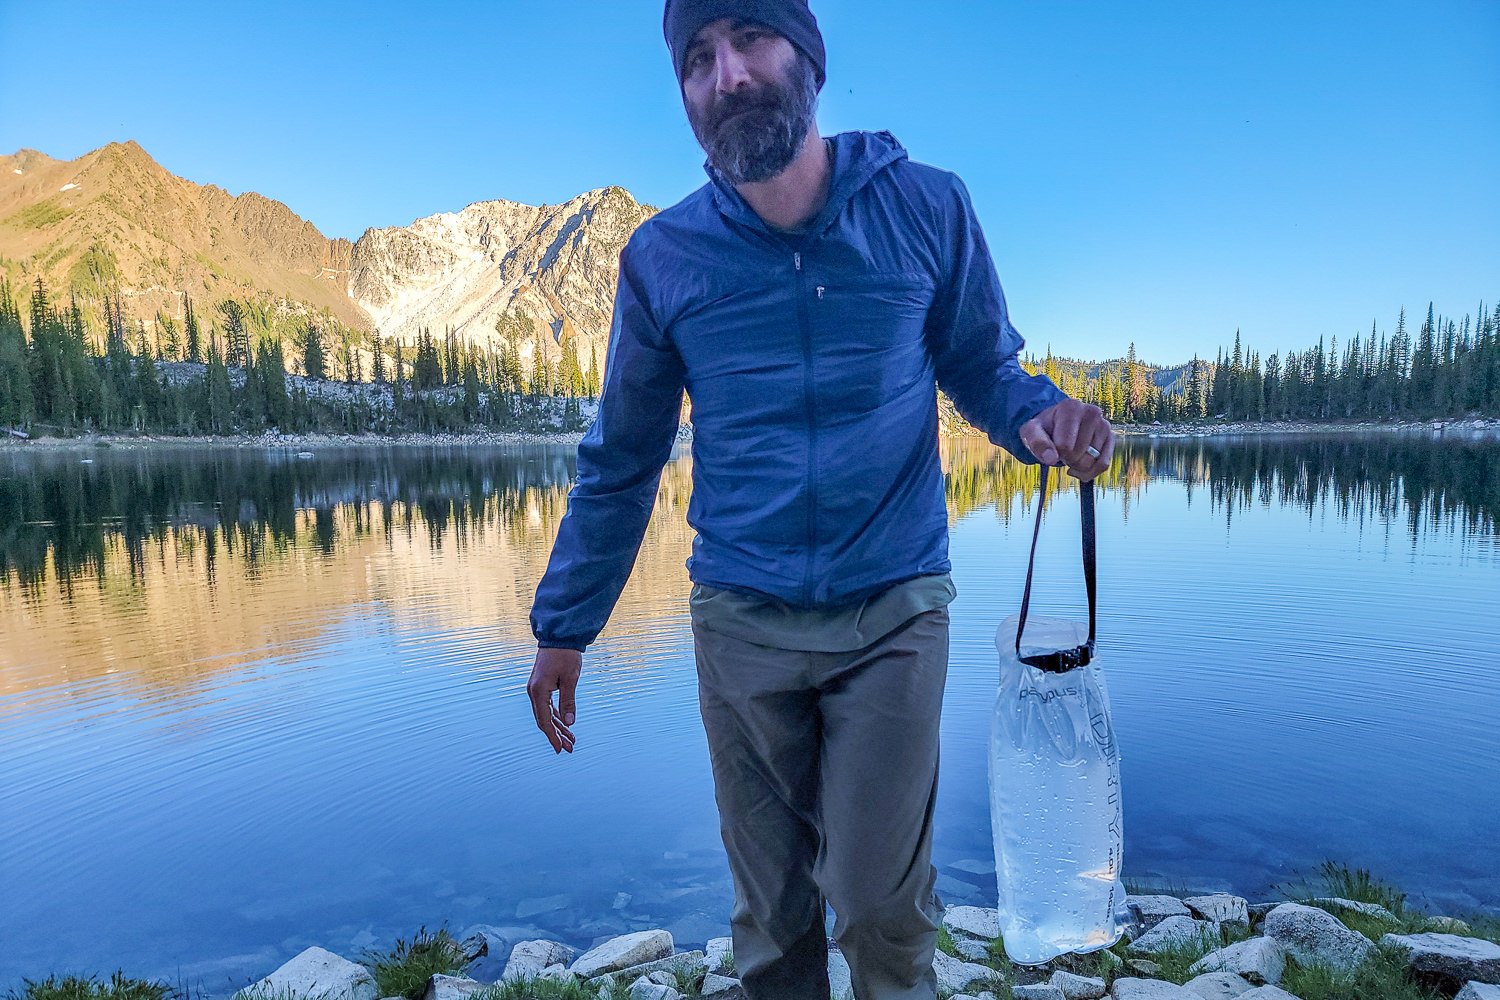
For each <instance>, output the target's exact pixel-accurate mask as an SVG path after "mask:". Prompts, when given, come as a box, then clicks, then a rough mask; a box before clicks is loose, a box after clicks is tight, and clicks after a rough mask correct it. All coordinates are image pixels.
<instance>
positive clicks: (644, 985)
mask: <svg viewBox="0 0 1500 1000" xmlns="http://www.w3.org/2000/svg"><path fill="white" fill-rule="evenodd" d="M629 997H630V1000H684V997H683V995H682V994H681V993H679V992H677V991H676V990H674V989H673V988H672V987H670V986H663V985H662V984H661V983H653V982H652V981H651V980H649V979H647V978H646V977H645V976H642V977H641V978H640V979H637V980H636V981H635V982H633V983H631V984H630V993H629Z"/></svg>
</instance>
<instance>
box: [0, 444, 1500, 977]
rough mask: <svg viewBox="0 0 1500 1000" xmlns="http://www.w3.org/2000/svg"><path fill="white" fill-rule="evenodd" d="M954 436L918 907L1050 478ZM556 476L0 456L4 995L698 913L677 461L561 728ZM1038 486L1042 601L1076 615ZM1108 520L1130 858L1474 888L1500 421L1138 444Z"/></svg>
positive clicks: (1498, 907)
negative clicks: (1325, 870)
mask: <svg viewBox="0 0 1500 1000" xmlns="http://www.w3.org/2000/svg"><path fill="white" fill-rule="evenodd" d="M86 457H87V458H92V461H91V462H87V463H85V462H84V461H82V459H84V458H86ZM945 468H947V470H948V492H949V507H950V512H951V523H952V559H953V564H954V577H955V579H956V581H957V584H958V589H959V597H958V600H957V601H956V602H955V604H954V606H953V608H952V622H953V625H952V628H953V633H952V635H953V645H952V650H953V652H952V660H951V667H950V672H949V679H948V687H947V692H946V705H945V711H944V723H943V735H942V740H943V753H942V767H943V773H942V778H941V782H940V789H941V796H940V799H939V803H938V811H937V824H938V825H937V832H936V841H935V858H934V861H935V863H936V864H937V866H938V868H939V871H940V872H942V879H941V881H940V882H939V892H940V894H941V895H942V897H943V899H944V901H945V902H948V903H954V902H969V903H976V904H982V905H993V904H994V900H995V888H994V878H993V875H992V874H986V873H985V869H986V866H989V865H991V864H992V861H993V856H992V853H991V850H992V848H991V842H990V828H989V815H988V805H987V794H986V780H987V778H986V774H987V770H986V767H987V765H986V761H985V757H984V754H985V746H986V741H987V737H988V725H989V712H990V708H991V700H992V698H993V693H994V687H995V681H996V678H995V672H996V656H995V650H994V645H993V643H994V631H995V628H996V626H997V625H998V623H999V621H1000V620H1001V619H1002V618H1004V617H1005V616H1006V615H1007V614H1010V613H1012V612H1013V611H1014V609H1015V606H1016V604H1017V603H1018V600H1019V595H1020V588H1021V583H1022V573H1023V563H1022V559H1023V558H1024V555H1023V554H1024V545H1025V542H1026V541H1027V534H1028V530H1029V528H1030V524H1031V521H1030V518H1031V516H1032V514H1033V512H1034V510H1035V507H1034V504H1035V497H1034V492H1035V488H1036V475H1035V469H1028V468H1025V467H1022V466H1020V465H1018V464H1016V463H1014V462H1012V461H1011V460H1010V459H1008V458H1007V457H1006V456H1004V455H1003V453H1000V452H998V451H997V450H995V449H992V448H990V447H989V446H988V445H986V444H984V443H983V442H975V441H965V442H954V443H949V444H947V445H945ZM572 471H573V455H572V450H571V449H570V448H566V447H541V446H538V447H533V448H518V449H503V450H502V449H483V448H464V449H391V450H377V449H366V450H358V451H348V452H322V453H319V454H318V455H316V456H315V457H314V458H312V459H310V460H299V459H297V458H296V457H295V455H293V454H290V453H286V452H278V451H258V450H253V449H241V450H231V451H191V452H186V451H178V450H172V451H158V452H128V453H122V452H119V451H102V450H101V451H96V452H92V453H87V454H84V453H54V454H40V453H28V454H23V453H18V452H3V453H0V581H3V583H0V989H3V988H7V987H12V986H15V985H18V984H19V982H20V979H21V977H23V976H25V977H31V978H38V977H41V976H44V975H46V974H48V973H50V972H81V973H94V972H97V973H108V972H109V971H111V970H113V969H115V968H117V967H123V968H124V969H125V971H126V972H127V973H129V974H132V975H140V976H158V977H163V978H167V979H168V980H170V981H174V982H178V981H181V982H186V983H191V984H195V985H197V986H198V988H200V989H202V990H203V991H205V992H206V993H209V994H220V993H227V992H228V991H229V990H231V989H233V988H234V987H236V986H238V985H242V984H244V983H245V982H247V981H249V980H251V979H254V978H257V977H259V976H261V975H264V974H265V973H267V972H269V971H270V970H271V969H273V968H274V967H275V966H276V965H278V964H279V963H280V962H282V961H284V960H285V959H286V958H289V957H290V956H291V955H293V954H295V953H296V952H297V951H299V950H301V949H302V948H304V947H307V946H308V945H313V944H317V945H321V946H323V947H327V948H329V949H331V950H334V951H337V952H339V953H341V954H344V955H346V956H349V957H359V955H360V954H361V953H362V951H363V950H364V949H365V948H368V947H388V946H389V945H390V944H391V943H392V941H393V940H394V938H395V937H396V936H398V935H402V936H409V935H410V933H411V932H412V931H413V930H415V929H416V928H417V927H418V926H419V925H422V924H426V925H427V926H428V927H436V926H438V925H439V924H443V923H446V924H447V925H448V926H449V927H450V928H451V929H453V930H456V931H459V930H463V929H464V928H466V927H468V926H469V925H471V924H475V923H484V924H490V925H494V926H496V927H500V928H511V929H512V930H511V933H521V932H522V930H521V929H525V932H526V933H531V934H536V935H547V936H552V937H558V938H561V939H563V940H566V941H568V942H569V943H571V944H573V945H575V946H579V947H586V946H588V945H589V944H591V943H592V942H593V941H594V940H595V939H597V938H599V937H601V936H604V935H610V934H616V933H623V932H626V931H630V930H635V929H640V928H646V927H666V928H668V929H670V930H671V931H672V933H673V935H674V938H675V940H676V941H677V943H678V945H679V947H684V948H687V947H694V946H701V945H702V944H703V942H704V941H705V940H706V939H707V938H709V937H713V936H718V935H721V934H727V933H728V913H729V909H730V905H731V903H732V900H733V889H732V886H731V883H730V880H729V872H728V867H727V863H726V861H725V858H724V853H723V848H722V844H721V841H720V840H719V830H718V819H717V814H716V812H715V809H714V801H713V785H712V777H711V772H710V770H709V766H708V756H707V747H706V744H705V740H704V736H703V730H702V726H701V723H700V721H699V719H698V711H697V689H696V673H695V670H694V666H693V660H692V640H691V634H690V630H689V626H688V617H687V603H686V598H687V591H688V587H689V583H688V580H687V575H686V571H685V570H684V568H683V560H684V559H685V558H686V557H687V555H688V552H689V549H690V544H691V538H692V532H691V529H690V528H689V527H688V526H687V525H686V524H685V522H684V520H683V514H684V510H685V507H686V502H687V496H688V492H689V488H690V477H691V471H690V465H689V459H688V458H687V457H686V456H684V457H682V458H679V459H677V460H675V461H674V462H673V463H672V464H671V465H670V466H669V467H668V469H667V470H666V473H665V474H664V476H663V480H662V488H661V494H660V497H659V499H658V503H657V509H656V514H655V517H654V519H653V520H652V522H651V526H650V528H649V530H648V533H647V537H646V541H645V544H644V546H643V547H642V550H641V555H640V559H639V560H638V562H637V564H636V568H635V572H634V575H633V576H632V578H631V581H630V584H629V586H628V587H627V589H626V591H625V594H624V597H623V598H622V600H621V602H620V605H619V607H618V609H617V610H616V612H615V615H614V618H613V619H612V621H611V624H610V626H609V628H608V629H606V631H605V633H604V635H603V636H602V637H601V639H600V641H599V643H598V644H597V645H596V646H595V647H593V648H592V649H591V650H590V653H589V655H588V657H587V658H586V661H585V670H584V675H583V680H582V682H581V684H580V688H579V708H578V711H579V718H578V725H577V727H576V729H577V733H578V749H577V753H575V754H573V755H571V756H570V755H566V754H564V755H562V756H556V755H554V754H553V753H552V750H551V748H550V747H549V746H548V745H547V743H546V740H545V739H544V738H543V737H542V736H541V734H540V733H539V732H538V731H537V730H536V728H535V724H534V723H533V721H532V719H531V712H530V708H529V705H528V702H527V700H526V696H525V685H526V680H527V677H528V676H529V674H530V671H531V662H532V655H533V649H534V647H533V645H532V639H531V635H530V632H529V629H528V627H527V624H526V620H527V619H526V616H527V611H528V609H529V607H530V601H531V596H532V593H533V591H534V589H535V586H536V582H537V579H538V578H539V576H540V574H541V572H542V569H543V567H544V566H545V564H546V558H547V554H548V552H549V550H550V546H551V542H552V538H553V536H554V534H555V532H556V529H557V522H558V519H559V518H560V517H561V515H562V513H563V510H564V508H565V504H566V494H567V487H568V481H569V476H570V475H571V474H572ZM1055 500H1056V507H1055V510H1052V511H1050V512H1049V516H1048V524H1047V527H1046V529H1045V530H1044V532H1043V536H1042V552H1041V555H1040V566H1039V574H1040V581H1039V592H1038V594H1037V597H1036V600H1037V601H1038V602H1039V604H1038V607H1039V608H1040V609H1042V611H1041V613H1055V612H1067V613H1072V614H1082V613H1083V609H1082V589H1081V584H1080V581H1079V572H1078V568H1077V551H1078V549H1077V546H1078V541H1077V502H1076V497H1075V495H1074V494H1072V493H1069V492H1064V493H1063V494H1060V495H1059V496H1058V497H1056V498H1055ZM1099 514H1100V525H1099V539H1100V553H1099V560H1100V567H1101V569H1100V607H1101V621H1100V635H1101V649H1102V657H1103V660H1102V662H1103V663H1104V664H1105V669H1106V670H1107V671H1108V673H1109V677H1110V687H1111V696H1112V698H1113V700H1114V711H1115V715H1116V726H1117V730H1118V732H1119V734H1120V742H1121V747H1122V759H1123V770H1124V791H1125V812H1126V817H1125V818H1126V855H1125V859H1126V876H1127V880H1130V881H1133V882H1134V883H1136V884H1138V885H1161V886H1165V887H1172V888H1205V889H1212V888H1227V889H1233V890H1235V891H1237V892H1240V893H1244V894H1248V895H1250V896H1252V897H1255V896H1263V895H1265V894H1268V893H1270V892H1272V891H1273V890H1274V887H1275V886H1276V885H1278V884H1285V883H1286V882H1288V881H1289V880H1292V879H1294V878H1296V877H1299V876H1301V875H1305V874H1307V873H1310V872H1311V871H1312V870H1313V869H1314V868H1315V867H1316V866H1317V864H1318V862H1319V861H1321V860H1323V859H1324V858H1336V859H1339V860H1342V861H1346V862H1349V863H1351V864H1356V865H1359V866H1363V867H1368V868H1370V869H1372V870H1374V871H1375V872H1376V873H1377V874H1380V875H1382V876H1384V877H1386V878H1388V879H1390V880H1392V881H1395V882H1397V883H1398V884H1400V885H1401V886H1402V887H1404V888H1406V889H1408V890H1409V891H1410V893H1411V894H1412V895H1413V896H1414V897H1415V898H1416V899H1417V901H1418V902H1421V903H1425V904H1426V905H1429V906H1432V907H1435V908H1438V909H1443V910H1447V911H1450V912H1452V911H1464V910H1487V911H1489V912H1500V847H1497V833H1496V831H1497V825H1496V824H1497V819H1500V781H1497V779H1496V776H1497V774H1500V735H1497V724H1496V720H1497V719H1500V614H1497V611H1496V598H1497V595H1500V545H1497V537H1500V528H1497V520H1500V443H1496V442H1495V441H1493V440H1490V441H1488V442H1486V441H1482V440H1470V439H1457V440H1455V439H1453V438H1452V437H1451V436H1450V437H1446V438H1441V439H1433V438H1429V437H1426V436H1420V437H1412V436H1396V435H1384V436H1380V437H1374V438H1352V437H1347V436H1339V437H1328V438H1306V437H1304V438H1287V439H1267V438H1262V439H1247V440H1243V441H1206V440H1191V441H1189V440H1177V441H1156V442H1148V441H1140V440H1136V441H1132V442H1129V443H1128V444H1127V445H1126V446H1125V447H1124V448H1123V449H1122V453H1121V456H1120V459H1119V461H1118V462H1117V467H1116V469H1115V470H1114V473H1113V475H1112V476H1111V477H1110V478H1109V479H1108V480H1107V481H1106V482H1105V483H1104V489H1103V492H1102V494H1101V497H1100V511H1099ZM494 971H495V972H496V973H498V971H499V970H498V968H496V969H495V970H494Z"/></svg>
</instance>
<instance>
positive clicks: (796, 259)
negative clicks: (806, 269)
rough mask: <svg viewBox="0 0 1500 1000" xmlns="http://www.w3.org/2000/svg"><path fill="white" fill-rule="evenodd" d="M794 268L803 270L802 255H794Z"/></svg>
mask: <svg viewBox="0 0 1500 1000" xmlns="http://www.w3.org/2000/svg"><path fill="white" fill-rule="evenodd" d="M792 266H793V267H795V268H796V269H797V270H799V271H800V270H802V255H801V254H800V253H794V254H792Z"/></svg>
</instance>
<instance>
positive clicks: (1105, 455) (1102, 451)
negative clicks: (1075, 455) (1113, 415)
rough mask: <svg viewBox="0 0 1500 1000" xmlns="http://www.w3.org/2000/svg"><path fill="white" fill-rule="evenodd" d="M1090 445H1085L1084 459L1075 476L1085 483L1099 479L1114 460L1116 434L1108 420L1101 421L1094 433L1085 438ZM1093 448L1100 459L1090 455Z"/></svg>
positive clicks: (1093, 430) (1074, 473)
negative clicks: (1089, 449)
mask: <svg viewBox="0 0 1500 1000" xmlns="http://www.w3.org/2000/svg"><path fill="white" fill-rule="evenodd" d="M1084 440H1086V441H1087V442H1088V443H1087V444H1085V445H1084V459H1083V460H1082V461H1080V462H1079V465H1078V467H1077V469H1076V470H1075V471H1074V472H1073V475H1075V476H1077V477H1078V478H1079V479H1080V480H1082V481H1083V482H1089V481H1090V480H1092V479H1095V478H1097V477H1098V476H1099V475H1100V473H1102V472H1104V471H1105V470H1106V469H1108V468H1109V463H1110V462H1111V461H1113V460H1114V454H1115V434H1114V430H1113V428H1111V427H1110V426H1109V422H1108V421H1107V420H1100V421H1099V422H1098V425H1097V426H1096V427H1094V428H1093V429H1092V433H1091V434H1089V436H1088V437H1087V438H1085V439H1084ZM1089 447H1092V448H1093V449H1094V450H1095V451H1097V452H1098V453H1099V455H1098V457H1095V456H1093V455H1089V454H1088V448H1089Z"/></svg>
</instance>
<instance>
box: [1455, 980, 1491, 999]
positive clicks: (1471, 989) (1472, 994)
mask: <svg viewBox="0 0 1500 1000" xmlns="http://www.w3.org/2000/svg"><path fill="white" fill-rule="evenodd" d="M1453 1000H1500V986H1495V985H1492V984H1490V983H1467V984H1465V985H1464V988H1463V989H1461V990H1459V991H1458V996H1456V997H1454V998H1453Z"/></svg>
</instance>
